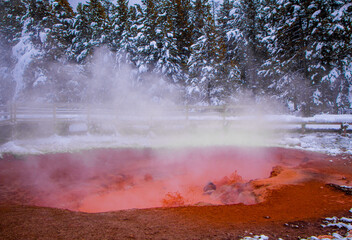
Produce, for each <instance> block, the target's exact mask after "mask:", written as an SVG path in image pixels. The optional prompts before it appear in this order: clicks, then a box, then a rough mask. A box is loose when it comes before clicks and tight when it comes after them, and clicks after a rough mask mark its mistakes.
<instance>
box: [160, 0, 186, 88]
mask: <svg viewBox="0 0 352 240" xmlns="http://www.w3.org/2000/svg"><path fill="white" fill-rule="evenodd" d="M176 6H177V5H175V4H174V3H173V1H171V0H165V1H163V2H162V5H161V6H160V10H159V14H158V23H159V28H160V30H161V32H160V34H159V36H158V37H159V38H160V42H161V45H162V47H161V49H160V57H159V59H158V62H157V63H156V69H155V71H154V72H156V73H157V74H158V75H159V76H164V77H166V78H167V79H168V80H171V82H173V83H183V81H184V77H185V76H184V74H183V71H182V60H181V57H180V54H179V51H178V48H177V38H176V36H175V33H176V21H177V10H176Z"/></svg>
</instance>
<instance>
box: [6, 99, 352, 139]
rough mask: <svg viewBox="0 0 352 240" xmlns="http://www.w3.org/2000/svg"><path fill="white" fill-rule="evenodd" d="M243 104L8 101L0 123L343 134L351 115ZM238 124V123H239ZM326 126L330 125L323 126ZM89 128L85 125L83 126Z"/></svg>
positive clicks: (351, 124) (351, 128) (351, 125)
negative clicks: (274, 111) (303, 113)
mask: <svg viewBox="0 0 352 240" xmlns="http://www.w3.org/2000/svg"><path fill="white" fill-rule="evenodd" d="M245 108H246V107H245V106H235V105H222V106H177V107H169V108H166V109H163V110H160V109H156V110H155V109H149V110H148V109H143V110H140V111H137V110H136V111H133V110H132V111H129V110H130V109H127V110H121V109H120V108H119V107H117V106H115V107H114V106H102V105H100V106H99V105H83V104H63V103H56V104H40V105H39V104H38V105H33V104H31V105H30V104H24V103H10V104H8V105H0V126H5V127H8V126H11V127H15V126H16V125H17V124H21V123H28V124H29V123H41V122H46V123H49V124H52V125H53V126H56V125H57V124H61V123H65V124H73V123H85V124H87V125H94V124H97V123H99V124H104V123H107V122H109V123H111V122H113V123H114V124H116V125H118V124H121V125H123V124H125V125H126V124H127V125H142V124H144V125H146V124H147V125H162V124H165V125H167V126H169V127H171V126H172V125H173V124H180V123H183V124H192V125H193V126H195V125H202V124H209V123H212V124H218V125H221V126H226V127H229V126H232V127H236V125H239V126H241V124H243V122H246V121H248V122H251V123H252V124H267V125H270V126H271V127H272V128H277V129H283V128H284V129H288V128H294V129H296V130H297V129H298V130H300V131H302V132H304V131H307V130H309V131H323V130H325V131H326V130H330V131H340V132H341V133H342V134H345V135H346V134H347V132H348V131H352V115H348V116H346V115H344V116H343V117H339V116H338V115H335V116H336V117H335V118H321V119H318V118H314V117H313V118H300V117H294V116H280V115H279V116H265V115H264V116H262V118H261V119H257V117H253V116H241V115H240V113H241V112H242V111H243V110H244V109H245ZM240 123H241V124H240ZM327 125H328V126H330V127H327ZM87 128H89V127H87Z"/></svg>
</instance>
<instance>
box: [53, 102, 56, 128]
mask: <svg viewBox="0 0 352 240" xmlns="http://www.w3.org/2000/svg"><path fill="white" fill-rule="evenodd" d="M53 125H54V126H53V128H54V134H56V133H57V124H56V104H55V103H53Z"/></svg>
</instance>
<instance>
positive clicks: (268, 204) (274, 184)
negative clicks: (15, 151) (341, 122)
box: [0, 148, 352, 239]
mask: <svg viewBox="0 0 352 240" xmlns="http://www.w3.org/2000/svg"><path fill="white" fill-rule="evenodd" d="M271 151H272V152H273V153H274V155H272V156H275V161H274V163H273V165H275V166H280V167H275V168H274V171H273V172H272V173H271V175H270V173H269V174H268V175H267V176H268V178H262V179H257V180H251V181H249V182H248V184H250V185H251V186H252V188H253V194H254V195H255V196H256V197H257V198H258V201H259V203H257V204H253V205H244V204H232V205H217V206H214V205H209V204H206V203H200V204H198V205H199V206H183V207H175V208H151V209H130V210H121V211H110V212H104V213H83V212H78V211H69V210H64V209H59V208H53V207H52V208H49V207H39V206H45V204H40V203H41V199H35V197H33V190H31V189H30V188H27V191H26V187H25V184H24V183H23V182H19V181H20V180H19V179H21V178H19V177H18V176H19V175H21V171H19V169H22V170H23V169H24V170H26V169H25V168H23V167H22V168H21V166H23V164H24V160H23V158H24V157H15V156H10V155H9V156H4V157H3V159H2V160H1V161H0V165H1V166H0V167H1V168H0V169H1V170H0V180H1V182H0V239H239V238H242V237H245V236H253V235H258V234H265V235H267V236H269V237H270V238H274V239H275V238H276V239H277V238H279V237H281V238H283V239H297V238H299V237H301V238H302V237H309V236H313V235H315V236H318V235H328V234H331V233H333V232H339V233H340V234H341V235H343V236H345V235H346V234H347V233H346V230H344V229H336V228H323V227H321V224H322V223H323V221H324V218H325V217H332V216H337V217H341V216H346V217H350V216H351V213H350V212H349V209H350V208H351V207H352V197H351V196H350V195H347V194H346V193H344V192H342V191H339V190H336V189H335V188H333V187H330V186H328V185H327V183H335V184H340V185H350V181H351V180H352V167H351V164H352V156H349V155H340V156H334V157H332V156H327V155H322V154H317V153H311V152H303V151H297V150H289V149H275V148H274V149H271ZM90 154H91V153H90ZM272 156H271V157H272ZM25 161H28V158H27V159H26V160H25ZM70 164H71V163H70ZM31 166H33V165H31ZM139 166H140V165H139ZM141 166H143V164H141ZM14 169H16V171H15V170H14ZM27 170H28V169H27ZM15 173H16V174H17V175H16V174H15ZM55 173H56V172H55ZM62 174H63V173H62ZM62 174H61V175H60V176H59V178H63V177H65V178H68V179H71V178H73V176H66V175H65V174H64V175H62ZM55 176H56V175H55ZM269 176H271V177H269ZM56 177H57V176H56ZM147 179H148V182H149V181H153V179H152V177H151V176H149V175H148V177H147ZM14 189H15V190H16V191H15V190H14ZM36 193H38V195H37V196H40V197H41V198H43V195H40V191H39V190H38V189H36ZM45 193H46V192H45ZM58 196H59V195H58ZM71 197H72V196H71ZM33 205H39V206H33ZM200 205H205V206H200ZM70 207H71V208H70V209H74V207H72V206H70Z"/></svg>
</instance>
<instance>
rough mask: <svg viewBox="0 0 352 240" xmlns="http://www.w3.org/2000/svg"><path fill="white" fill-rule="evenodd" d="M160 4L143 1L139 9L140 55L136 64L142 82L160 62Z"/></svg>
mask: <svg viewBox="0 0 352 240" xmlns="http://www.w3.org/2000/svg"><path fill="white" fill-rule="evenodd" d="M158 7H159V5H158V2H157V1H156V0H143V1H142V7H141V8H139V9H138V10H139V13H138V19H137V26H136V27H137V29H136V30H137V35H136V44H137V52H138V55H135V56H134V57H135V60H134V61H135V63H136V66H137V68H138V71H139V76H140V80H142V79H143V78H144V76H145V75H146V74H147V75H148V74H149V73H151V72H153V71H154V70H155V67H156V63H157V62H158V60H159V56H160V48H161V42H160V40H161V38H160V34H161V29H160V27H159V24H158Z"/></svg>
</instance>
